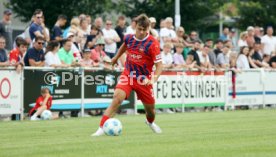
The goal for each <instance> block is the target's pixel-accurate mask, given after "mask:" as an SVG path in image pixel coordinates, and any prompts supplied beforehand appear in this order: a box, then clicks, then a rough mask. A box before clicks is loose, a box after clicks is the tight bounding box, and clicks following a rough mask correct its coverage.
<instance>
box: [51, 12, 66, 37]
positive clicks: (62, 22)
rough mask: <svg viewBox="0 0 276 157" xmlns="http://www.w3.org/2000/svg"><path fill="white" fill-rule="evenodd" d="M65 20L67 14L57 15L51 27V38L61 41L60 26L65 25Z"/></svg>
mask: <svg viewBox="0 0 276 157" xmlns="http://www.w3.org/2000/svg"><path fill="white" fill-rule="evenodd" d="M66 22H67V16H66V15H59V16H58V19H57V22H56V24H55V25H54V27H53V28H52V36H51V39H52V40H57V41H62V39H63V38H62V34H63V32H62V29H61V28H62V27H63V26H65V24H66Z"/></svg>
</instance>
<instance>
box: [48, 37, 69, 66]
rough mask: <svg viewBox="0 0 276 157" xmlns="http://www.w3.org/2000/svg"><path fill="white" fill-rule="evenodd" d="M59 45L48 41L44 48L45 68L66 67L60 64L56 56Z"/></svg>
mask: <svg viewBox="0 0 276 157" xmlns="http://www.w3.org/2000/svg"><path fill="white" fill-rule="evenodd" d="M59 47H60V44H59V42H58V41H50V42H49V43H48V45H47V47H46V52H45V66H46V67H55V68H57V67H68V65H66V64H62V63H61V60H60V58H59V56H58V53H57V52H58V50H59Z"/></svg>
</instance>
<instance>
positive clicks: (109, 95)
mask: <svg viewBox="0 0 276 157" xmlns="http://www.w3.org/2000/svg"><path fill="white" fill-rule="evenodd" d="M120 74H121V72H117V71H105V70H100V71H88V70H87V71H85V88H84V89H85V98H93V99H95V100H96V99H100V100H102V103H110V102H111V101H112V99H113V94H114V91H115V87H116V85H117V82H118V80H119V76H120ZM121 108H134V93H133V92H132V94H131V95H130V96H129V98H128V100H125V103H123V105H122V106H121Z"/></svg>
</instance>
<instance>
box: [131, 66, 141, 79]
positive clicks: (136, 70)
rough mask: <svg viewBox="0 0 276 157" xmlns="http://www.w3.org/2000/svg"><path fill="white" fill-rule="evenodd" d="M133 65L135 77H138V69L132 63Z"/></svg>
mask: <svg viewBox="0 0 276 157" xmlns="http://www.w3.org/2000/svg"><path fill="white" fill-rule="evenodd" d="M133 67H134V70H135V72H136V78H138V77H139V75H140V74H139V69H138V68H137V66H136V65H135V64H134V65H133Z"/></svg>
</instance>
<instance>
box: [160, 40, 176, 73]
mask: <svg viewBox="0 0 276 157" xmlns="http://www.w3.org/2000/svg"><path fill="white" fill-rule="evenodd" d="M161 55H162V63H163V68H171V67H172V65H173V56H172V54H171V44H170V43H165V44H164V47H163V51H162V52H161Z"/></svg>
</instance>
